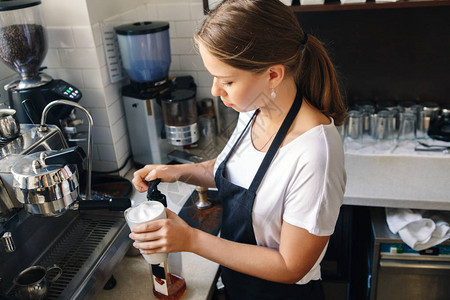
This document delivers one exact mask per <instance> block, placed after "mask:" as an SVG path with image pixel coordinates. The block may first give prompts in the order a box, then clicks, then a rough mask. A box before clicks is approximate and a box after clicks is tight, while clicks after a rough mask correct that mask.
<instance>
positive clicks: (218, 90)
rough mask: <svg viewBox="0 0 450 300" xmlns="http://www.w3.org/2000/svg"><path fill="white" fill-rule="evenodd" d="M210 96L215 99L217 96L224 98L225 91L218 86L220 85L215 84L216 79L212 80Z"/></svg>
mask: <svg viewBox="0 0 450 300" xmlns="http://www.w3.org/2000/svg"><path fill="white" fill-rule="evenodd" d="M211 94H212V95H213V96H215V97H217V96H224V94H225V91H224V89H223V88H222V87H221V86H220V84H219V83H218V82H217V79H216V78H214V81H213V84H212V87H211Z"/></svg>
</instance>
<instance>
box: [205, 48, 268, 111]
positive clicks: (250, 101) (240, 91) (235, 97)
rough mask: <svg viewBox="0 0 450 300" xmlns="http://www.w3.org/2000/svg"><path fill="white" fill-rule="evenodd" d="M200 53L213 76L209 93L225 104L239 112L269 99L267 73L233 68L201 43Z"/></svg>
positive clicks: (260, 104)
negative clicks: (218, 97)
mask: <svg viewBox="0 0 450 300" xmlns="http://www.w3.org/2000/svg"><path fill="white" fill-rule="evenodd" d="M199 50H200V55H201V56H202V59H203V63H204V65H205V67H206V69H207V70H208V71H209V73H210V74H211V75H212V76H213V77H214V82H213V86H212V88H211V94H212V95H213V96H220V98H221V99H222V102H223V103H224V105H225V106H228V107H232V108H233V109H234V110H236V111H239V112H245V111H252V110H255V109H257V108H260V107H262V106H264V103H267V101H269V97H268V96H267V95H269V94H270V90H269V79H270V76H269V73H268V71H264V72H262V73H260V74H255V73H252V72H249V71H245V70H240V69H237V68H234V67H232V66H230V65H227V64H226V63H224V62H222V61H220V60H219V59H217V58H216V57H215V56H213V55H212V54H211V53H210V52H209V51H208V50H207V49H206V47H204V46H203V45H202V44H200V45H199Z"/></svg>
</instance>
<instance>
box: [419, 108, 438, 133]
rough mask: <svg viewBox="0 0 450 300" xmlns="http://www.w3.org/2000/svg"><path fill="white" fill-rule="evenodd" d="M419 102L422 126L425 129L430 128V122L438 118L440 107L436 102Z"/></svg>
mask: <svg viewBox="0 0 450 300" xmlns="http://www.w3.org/2000/svg"><path fill="white" fill-rule="evenodd" d="M421 104H422V106H423V112H424V118H423V127H424V129H425V131H427V130H428V129H429V128H430V124H432V123H433V122H435V121H436V120H437V119H438V117H439V112H440V109H441V108H440V106H439V104H437V103H436V102H431V101H427V102H423V103H421Z"/></svg>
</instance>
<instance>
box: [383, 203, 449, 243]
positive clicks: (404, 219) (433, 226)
mask: <svg viewBox="0 0 450 300" xmlns="http://www.w3.org/2000/svg"><path fill="white" fill-rule="evenodd" d="M386 222H387V224H388V227H389V229H390V230H391V231H392V233H398V234H399V235H400V238H401V239H402V240H403V241H404V242H405V243H406V244H407V245H408V246H409V247H411V248H412V249H414V250H416V251H420V250H424V249H427V248H430V247H433V246H435V245H438V244H440V243H442V242H444V241H445V240H447V239H449V238H450V226H449V222H450V212H433V211H428V210H413V209H407V208H386Z"/></svg>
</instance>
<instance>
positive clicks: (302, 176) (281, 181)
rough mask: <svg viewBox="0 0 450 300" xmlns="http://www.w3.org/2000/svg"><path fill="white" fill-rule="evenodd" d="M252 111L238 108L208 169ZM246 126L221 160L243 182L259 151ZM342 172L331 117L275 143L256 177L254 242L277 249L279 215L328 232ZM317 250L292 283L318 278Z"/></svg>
mask: <svg viewBox="0 0 450 300" xmlns="http://www.w3.org/2000/svg"><path fill="white" fill-rule="evenodd" d="M253 113H254V111H252V112H246V113H240V114H239V119H238V123H237V125H236V128H235V130H234V132H233V134H232V136H231V138H230V140H229V141H228V143H227V145H226V146H225V148H224V149H223V150H222V152H221V153H220V155H219V156H218V157H217V160H216V164H215V167H214V172H216V170H217V168H218V166H219V164H220V163H221V162H222V161H223V160H224V159H225V157H226V155H227V154H228V152H229V151H230V149H231V147H232V146H233V145H234V143H235V142H236V140H237V138H238V137H239V135H240V134H241V132H242V131H243V129H244V127H245V125H246V124H247V123H248V121H249V120H250V118H251V116H252V115H253ZM250 132H251V129H249V130H247V132H246V133H245V134H244V136H243V137H242V140H241V141H240V143H239V145H238V146H237V147H236V149H235V151H234V153H233V154H232V156H231V157H230V159H229V160H228V162H227V165H226V171H225V177H226V178H227V179H228V180H230V181H231V182H232V183H234V184H236V185H238V186H241V187H244V188H248V187H249V186H250V183H251V182H252V180H253V178H254V176H255V174H256V172H257V170H258V168H259V166H260V165H261V162H262V160H263V158H264V156H265V154H266V153H265V152H260V151H258V150H256V149H255V148H254V147H253V144H252V141H251V134H250ZM345 183H346V174H345V167H344V151H343V147H342V139H341V136H340V135H339V133H338V131H337V129H336V126H335V125H334V122H333V120H331V123H330V124H328V125H319V126H316V127H314V128H312V129H310V130H308V131H307V132H305V133H304V134H302V135H301V136H299V137H297V138H296V139H294V140H293V141H291V142H290V143H288V144H287V145H284V146H283V147H281V148H280V149H279V150H278V152H277V154H276V155H275V157H274V158H273V160H272V163H271V164H270V166H269V169H268V170H267V172H266V175H265V177H264V179H263V180H262V182H261V184H260V186H259V189H258V190H257V193H256V198H255V201H254V205H253V213H252V219H253V230H254V232H255V237H256V242H257V244H258V245H260V246H264V247H268V248H273V249H279V246H280V233H281V223H282V220H284V221H285V222H288V223H289V224H292V225H295V226H298V227H301V228H304V229H306V230H307V231H308V232H310V233H312V234H314V235H318V236H329V235H331V234H332V233H333V232H334V227H335V225H336V221H337V218H338V215H339V208H340V206H341V204H342V202H343V199H344V191H345ZM326 248H327V247H325V249H324V250H323V252H322V253H321V255H320V257H319V259H318V260H317V262H316V263H315V265H314V266H313V267H312V268H311V270H310V271H309V273H308V274H306V275H305V276H304V277H303V278H302V279H301V280H300V281H299V282H297V283H298V284H306V283H308V282H309V281H310V280H317V279H320V278H321V277H320V265H319V264H320V262H321V261H322V258H323V256H324V254H325V252H326Z"/></svg>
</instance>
